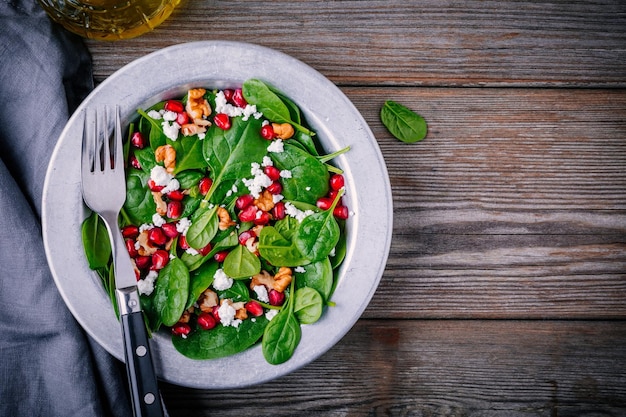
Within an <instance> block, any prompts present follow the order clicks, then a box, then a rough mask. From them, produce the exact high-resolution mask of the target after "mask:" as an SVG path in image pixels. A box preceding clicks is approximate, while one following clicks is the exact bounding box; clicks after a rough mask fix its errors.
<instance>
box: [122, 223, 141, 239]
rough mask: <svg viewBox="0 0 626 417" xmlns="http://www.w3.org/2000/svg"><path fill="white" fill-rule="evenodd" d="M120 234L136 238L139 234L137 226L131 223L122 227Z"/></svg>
mask: <svg viewBox="0 0 626 417" xmlns="http://www.w3.org/2000/svg"><path fill="white" fill-rule="evenodd" d="M122 236H123V237H124V238H126V239H136V238H137V236H139V228H138V227H137V226H135V225H133V224H130V225H128V226H124V227H122Z"/></svg>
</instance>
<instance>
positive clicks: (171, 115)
mask: <svg viewBox="0 0 626 417" xmlns="http://www.w3.org/2000/svg"><path fill="white" fill-rule="evenodd" d="M177 118H178V113H176V112H173V111H168V110H166V111H164V112H163V120H166V121H168V122H173V121H174V120H176V119H177Z"/></svg>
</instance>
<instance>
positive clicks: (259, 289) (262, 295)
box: [252, 285, 270, 303]
mask: <svg viewBox="0 0 626 417" xmlns="http://www.w3.org/2000/svg"><path fill="white" fill-rule="evenodd" d="M252 291H254V292H255V293H256V298H257V299H258V300H259V301H260V302H262V303H269V302H270V298H269V296H268V294H267V288H265V285H256V286H255V287H254V288H252Z"/></svg>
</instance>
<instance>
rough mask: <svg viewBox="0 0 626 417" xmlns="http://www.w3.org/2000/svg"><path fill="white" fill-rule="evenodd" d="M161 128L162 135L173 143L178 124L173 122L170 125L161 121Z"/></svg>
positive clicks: (176, 135)
mask: <svg viewBox="0 0 626 417" xmlns="http://www.w3.org/2000/svg"><path fill="white" fill-rule="evenodd" d="M161 126H162V127H163V134H164V135H165V136H167V137H168V138H169V139H171V140H174V141H175V140H177V139H178V132H179V131H180V125H179V124H178V123H176V122H173V123H172V124H170V123H169V122H167V121H163V122H162V123H161Z"/></svg>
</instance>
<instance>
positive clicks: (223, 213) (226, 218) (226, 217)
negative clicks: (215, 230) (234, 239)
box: [217, 207, 237, 230]
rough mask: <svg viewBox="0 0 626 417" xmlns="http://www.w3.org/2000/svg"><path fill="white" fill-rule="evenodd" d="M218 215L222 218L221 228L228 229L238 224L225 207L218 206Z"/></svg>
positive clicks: (219, 225)
mask: <svg viewBox="0 0 626 417" xmlns="http://www.w3.org/2000/svg"><path fill="white" fill-rule="evenodd" d="M217 217H218V218H219V219H220V221H219V224H218V227H219V229H220V230H226V229H228V228H229V227H232V226H235V225H236V224H237V223H236V222H234V221H233V220H232V219H231V218H230V213H229V212H228V210H226V209H225V208H224V207H218V208H217Z"/></svg>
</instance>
